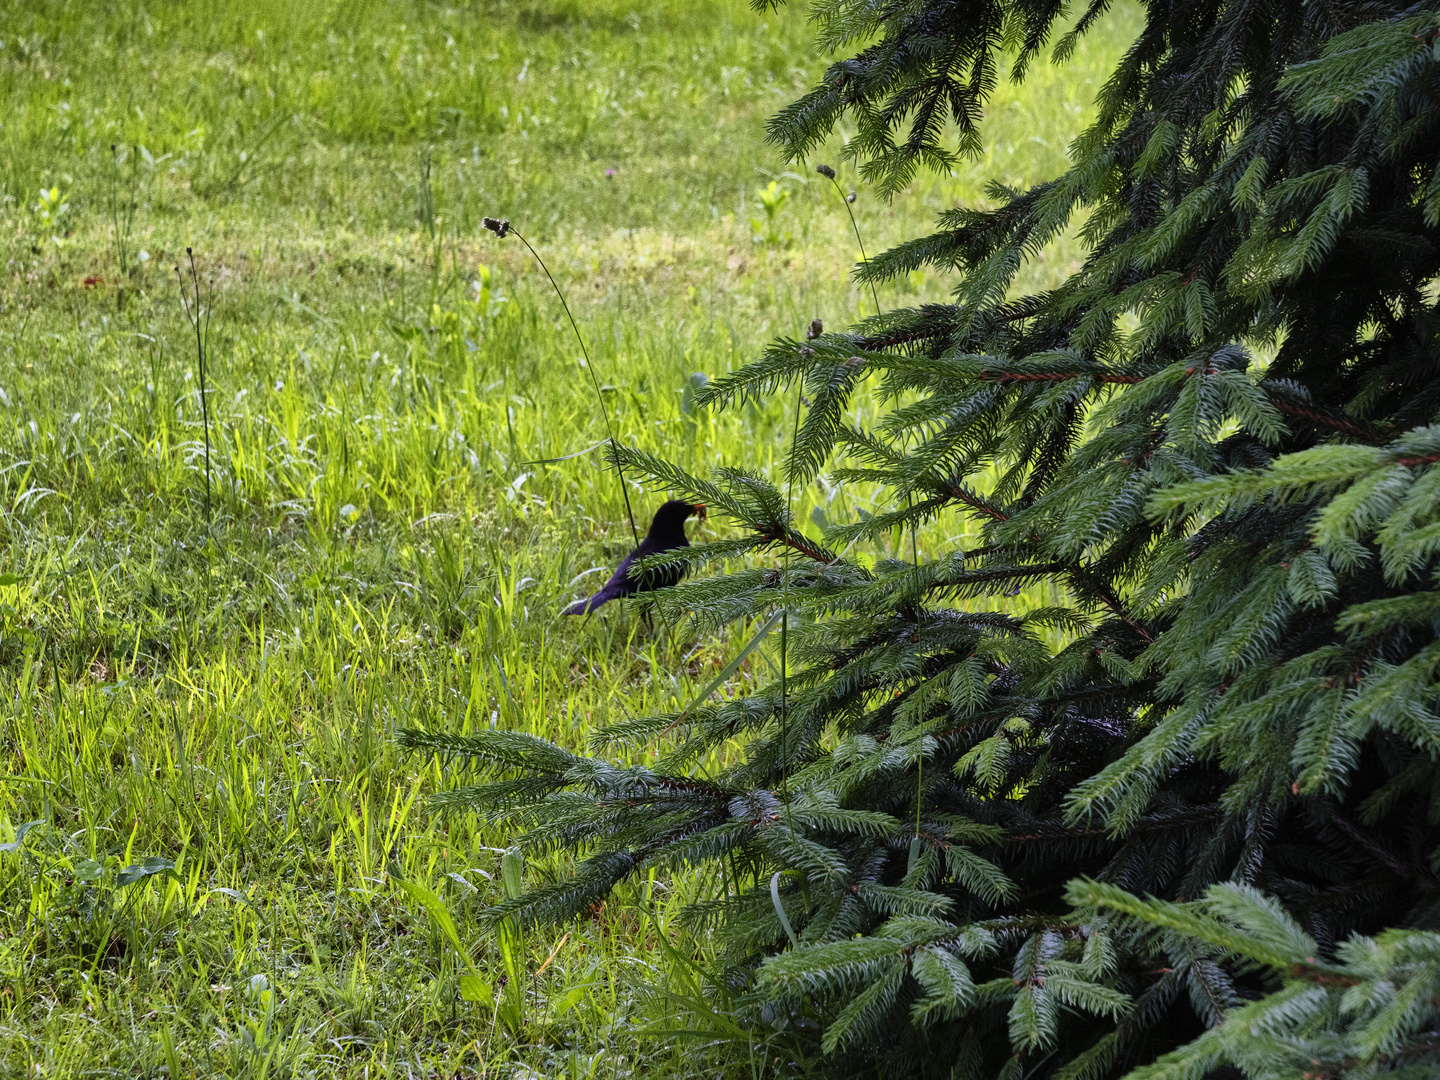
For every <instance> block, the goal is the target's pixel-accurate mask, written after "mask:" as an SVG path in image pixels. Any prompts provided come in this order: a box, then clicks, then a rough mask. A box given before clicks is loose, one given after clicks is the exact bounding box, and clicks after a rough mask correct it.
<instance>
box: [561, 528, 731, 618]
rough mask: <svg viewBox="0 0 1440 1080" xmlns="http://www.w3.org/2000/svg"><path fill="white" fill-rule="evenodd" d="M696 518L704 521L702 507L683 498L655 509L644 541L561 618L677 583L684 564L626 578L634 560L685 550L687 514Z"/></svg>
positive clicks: (688, 542) (674, 564) (688, 543)
mask: <svg viewBox="0 0 1440 1080" xmlns="http://www.w3.org/2000/svg"><path fill="white" fill-rule="evenodd" d="M692 514H695V515H698V516H699V518H700V520H701V521H704V520H705V504H704V503H691V502H686V501H685V500H684V499H671V500H670V501H669V502H667V503H666V504H665V505H664V506H662V507H660V509H659V510H656V511H655V518H654V520H653V521H651V522H650V531H649V532H648V533H646V534H645V539H644V540H641V541H640V546H639V547H638V548H636V549H635V550H634V551H632V552H630V554H629V555H626V556H625V561H624V562H622V563H621V564H620V568H619V569H618V570H616V571H615V573H613V574H611V575H610V580H609V581H607V582H605V584H604V586H603V587H602V588H601V589H600V591H599V592H597V593H596V594H595V595H594V596H590V597H587V598H586V599H584V600H581V601H578V602H577V603H574V604H571V605H570V606H569V607H567V608H566V609H565V610H564V611H563V612H562V613H561V614H564V615H588V614H590V612H592V611H594V610H595V609H596V608H598V607H599V606H600V605H601V604H608V603H609V602H610V601H611V600H614V599H616V598H617V597H621V596H632V595H634V594H635V593H637V592H649V591H650V590H651V589H663V588H666V587H667V586H670V585H676V584H679V581H680V579H681V578H682V577H684V576H685V564H684V563H670V564H669V565H668V566H663V567H657V568H655V569H652V570H650V571H649V572H648V573H645V574H639V575H636V576H635V577H631V576H630V568H631V567H632V566H634V565H635V564H636V563H637V562H638V561H640V560H641V559H644V558H646V557H648V556H650V555H659V554H660V553H661V552H663V551H674V550H675V549H676V548H682V547H689V546H690V541H689V540H687V539H685V519H686V518H688V517H690V515H692Z"/></svg>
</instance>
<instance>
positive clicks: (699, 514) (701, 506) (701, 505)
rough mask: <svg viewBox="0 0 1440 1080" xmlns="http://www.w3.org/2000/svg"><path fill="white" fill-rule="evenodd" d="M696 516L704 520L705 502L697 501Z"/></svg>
mask: <svg viewBox="0 0 1440 1080" xmlns="http://www.w3.org/2000/svg"><path fill="white" fill-rule="evenodd" d="M695 516H696V517H698V518H699V519H700V520H701V521H704V520H705V504H704V503H696V504H695Z"/></svg>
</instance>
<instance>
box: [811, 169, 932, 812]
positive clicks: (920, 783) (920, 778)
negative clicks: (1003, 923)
mask: <svg viewBox="0 0 1440 1080" xmlns="http://www.w3.org/2000/svg"><path fill="white" fill-rule="evenodd" d="M821 175H822V176H824V175H825V174H824V173H821ZM827 179H829V181H830V183H831V184H833V185H834V187H835V191H836V193H837V194H838V195H839V196H840V201H841V202H842V203H844V204H845V212H846V213H847V214H849V215H850V228H852V229H854V230H855V242H856V243H857V244H859V245H860V258H861V260H862V261H864V262H869V261H870V256H868V255H866V254H865V241H864V240H862V239H861V238H860V225H859V223H857V222H856V220H855V211H854V210H852V209H851V208H850V199H849V197H848V196H847V195H846V194H845V189H844V188H842V187H841V186H840V181H839V180H837V179H836V178H835V176H834V174H833V173H831V174H830V175H829V176H828V177H827ZM869 285H870V299H871V300H872V301H873V302H874V304H875V314H876V316H877V317H878V316H879V315H880V297H879V295H878V294H877V293H876V292H875V283H874V282H873V281H872V282H869ZM914 506H915V496H914V495H913V494H908V493H907V494H906V496H905V509H906V510H911V509H913V508H914ZM915 529H916V525H915V522H914V521H911V522H910V565H911V567H912V568H913V569H915V570H916V571H918V570H919V569H920V552H919V548H918V546H917V543H916V539H915ZM917 618H918V614H917ZM916 766H917V768H916V778H915V836H916V838H917V839H918V838H919V836H920V800H921V798H922V796H923V795H924V792H925V733H924V732H923V731H921V733H920V735H919V753H917V754H916Z"/></svg>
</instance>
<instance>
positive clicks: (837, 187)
mask: <svg viewBox="0 0 1440 1080" xmlns="http://www.w3.org/2000/svg"><path fill="white" fill-rule="evenodd" d="M822 175H823V174H822ZM828 179H829V181H830V183H832V184H834V185H835V191H836V193H838V194H839V196H840V201H841V202H842V203H844V204H845V212H846V213H847V214H849V215H850V227H851V228H852V229H854V230H855V242H856V243H857V244H859V245H860V261H861V262H869V261H870V256H869V255H866V254H865V241H864V240H861V239H860V226H859V225H858V224H857V223H856V221H855V211H854V210H852V209H850V198H849V196H847V195H846V194H845V189H844V188H842V187H841V186H840V181H839V180H837V179H835V177H834V176H830V177H828ZM869 284H870V299H871V300H873V301H874V302H875V314H876V315H879V314H880V297H879V296H878V295H877V294H876V292H875V283H874V282H873V281H872V282H870V283H869Z"/></svg>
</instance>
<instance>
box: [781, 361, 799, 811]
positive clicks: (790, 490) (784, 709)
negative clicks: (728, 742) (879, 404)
mask: <svg viewBox="0 0 1440 1080" xmlns="http://www.w3.org/2000/svg"><path fill="white" fill-rule="evenodd" d="M804 388H805V383H804V381H803V380H802V381H801V383H800V385H799V386H797V387H796V388H795V426H794V429H793V430H792V431H791V432H790V446H791V448H792V450H793V448H794V446H795V442H796V440H797V439H799V438H800V402H801V391H802V390H803V389H804ZM794 495H795V475H794V473H791V475H790V476H789V477H787V478H786V482H785V516H786V517H787V518H792V517H793V512H792V509H791V508H792V506H793V505H794ZM787 524H788V522H787ZM790 556H791V549H790V548H789V547H788V546H787V547H786V548H785V576H784V577H782V578H781V579H780V581H781V585H780V602H781V604H783V605H784V606H783V607H782V608H781V609H780V610H781V615H780V753H781V759H780V798H781V799H782V800H783V801H784V803H785V826H786V828H788V829H790V831H791V832H794V831H795V828H794V825H793V823H792V822H791V820H790V797H789V791H788V789H789V786H790V778H789V776H788V774H787V773H786V772H785V765H786V760H785V759H786V758H787V757H788V756H789V747H790V730H789V727H790V697H789V689H790V688H789V685H788V684H789V679H790V668H789V664H788V662H787V657H786V651H787V646H788V645H789V639H790V605H789V601H788V598H787V597H786V595H785V591H786V586H787V585H788V584H789V576H790Z"/></svg>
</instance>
